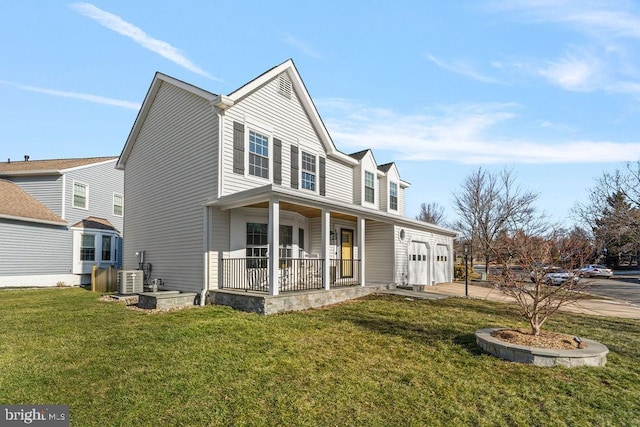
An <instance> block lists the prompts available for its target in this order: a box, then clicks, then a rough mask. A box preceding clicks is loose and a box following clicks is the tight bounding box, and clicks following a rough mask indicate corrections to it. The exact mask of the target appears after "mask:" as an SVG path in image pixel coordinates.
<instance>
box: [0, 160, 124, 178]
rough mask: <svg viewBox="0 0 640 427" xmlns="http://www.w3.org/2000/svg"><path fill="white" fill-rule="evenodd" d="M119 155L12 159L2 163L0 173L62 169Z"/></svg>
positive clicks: (89, 163) (98, 161)
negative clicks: (15, 160)
mask: <svg viewBox="0 0 640 427" xmlns="http://www.w3.org/2000/svg"><path fill="white" fill-rule="evenodd" d="M117 159H118V157H117V156H110V157H88V158H81V159H52V160H29V161H17V162H14V161H11V162H2V163H0V175H2V174H4V173H6V174H10V173H12V172H34V173H36V172H39V171H61V170H65V169H71V168H75V167H78V166H86V165H91V164H94V163H100V162H106V161H109V160H117Z"/></svg>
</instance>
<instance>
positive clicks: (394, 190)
mask: <svg viewBox="0 0 640 427" xmlns="http://www.w3.org/2000/svg"><path fill="white" fill-rule="evenodd" d="M389 207H390V208H391V209H392V210H394V211H397V210H398V184H397V183H395V182H390V183H389Z"/></svg>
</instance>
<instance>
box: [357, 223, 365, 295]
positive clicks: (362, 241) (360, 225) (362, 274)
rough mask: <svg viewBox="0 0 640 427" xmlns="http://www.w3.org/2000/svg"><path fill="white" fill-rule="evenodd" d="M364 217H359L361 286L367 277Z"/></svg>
mask: <svg viewBox="0 0 640 427" xmlns="http://www.w3.org/2000/svg"><path fill="white" fill-rule="evenodd" d="M364 232H365V229H364V218H363V217H361V216H359V217H358V257H359V258H360V264H359V267H358V268H359V269H360V271H359V272H358V274H359V275H360V286H364V284H365V277H364V253H365V252H364V249H365V248H364Z"/></svg>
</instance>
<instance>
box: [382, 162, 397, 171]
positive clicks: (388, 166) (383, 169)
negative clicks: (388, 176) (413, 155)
mask: <svg viewBox="0 0 640 427" xmlns="http://www.w3.org/2000/svg"><path fill="white" fill-rule="evenodd" d="M394 164H395V163H393V162H390V163H385V164H384V165H378V170H381V171H382V172H384V173H387V172H389V170H390V169H391V167H392V166H393V165H394Z"/></svg>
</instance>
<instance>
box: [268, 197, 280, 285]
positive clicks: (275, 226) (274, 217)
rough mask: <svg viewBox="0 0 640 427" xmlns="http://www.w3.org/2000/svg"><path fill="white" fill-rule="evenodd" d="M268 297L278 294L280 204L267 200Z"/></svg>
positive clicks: (276, 201)
mask: <svg viewBox="0 0 640 427" xmlns="http://www.w3.org/2000/svg"><path fill="white" fill-rule="evenodd" d="M268 238H269V261H268V262H269V295H278V294H279V293H280V284H279V280H278V279H279V277H278V276H279V272H280V266H279V264H280V242H279V240H280V202H279V201H278V200H273V199H271V200H269V232H268Z"/></svg>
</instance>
